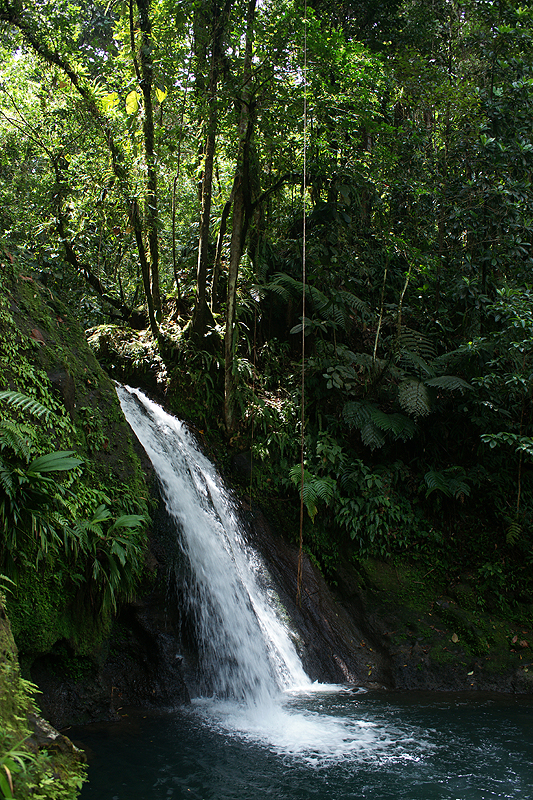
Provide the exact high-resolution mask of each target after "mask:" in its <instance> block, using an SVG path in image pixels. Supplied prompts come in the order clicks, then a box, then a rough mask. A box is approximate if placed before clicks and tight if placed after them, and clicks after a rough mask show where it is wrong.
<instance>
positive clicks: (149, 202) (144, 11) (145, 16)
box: [136, 0, 161, 318]
mask: <svg viewBox="0 0 533 800" xmlns="http://www.w3.org/2000/svg"><path fill="white" fill-rule="evenodd" d="M136 3H137V8H138V10H139V26H140V29H141V46H140V47H139V62H140V67H141V81H140V84H141V91H142V93H143V102H144V119H143V133H144V149H145V156H146V203H145V219H146V227H147V233H148V248H149V251H150V262H151V263H150V267H151V293H152V298H153V305H154V309H155V313H156V315H157V317H158V318H160V317H161V294H160V289H159V242H158V223H159V220H158V210H157V169H156V158H155V144H154V109H153V104H152V84H153V77H154V76H153V73H154V70H153V64H152V58H153V54H152V50H153V44H152V23H151V21H150V0H136Z"/></svg>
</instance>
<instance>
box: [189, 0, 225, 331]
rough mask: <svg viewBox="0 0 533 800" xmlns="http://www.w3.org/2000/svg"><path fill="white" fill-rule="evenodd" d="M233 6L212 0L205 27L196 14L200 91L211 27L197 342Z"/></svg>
mask: <svg viewBox="0 0 533 800" xmlns="http://www.w3.org/2000/svg"><path fill="white" fill-rule="evenodd" d="M232 2H233V0H226V2H225V4H224V6H223V7H222V8H220V7H219V6H218V4H217V0H213V2H212V4H211V7H210V11H211V19H210V20H207V19H206V20H205V25H204V26H202V20H203V16H202V15H201V14H200V12H197V13H196V14H195V40H196V41H195V53H196V59H197V64H198V65H199V74H197V76H196V84H197V86H198V87H200V88H201V87H202V86H203V85H204V81H203V73H202V70H201V65H202V64H205V63H206V58H205V53H206V47H207V46H208V45H207V43H206V37H205V27H206V26H209V28H210V29H211V30H212V37H211V59H210V70H209V86H208V115H207V117H208V121H207V137H206V147H205V157H204V169H203V174H202V188H201V203H202V210H201V216H200V233H199V238H198V262H197V269H196V302H195V305H194V309H193V315H192V320H191V336H192V337H193V338H195V339H197V340H198V341H199V340H201V339H203V337H204V336H205V332H206V328H207V323H208V321H212V320H213V317H212V314H211V311H210V309H209V306H208V303H207V272H208V268H209V228H210V222H211V199H212V195H213V172H214V163H215V149H216V135H217V126H218V111H217V100H218V97H217V93H218V80H219V72H220V64H221V61H222V57H223V43H224V34H225V31H226V25H227V21H228V18H229V11H230V9H231V5H232Z"/></svg>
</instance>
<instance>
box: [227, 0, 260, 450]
mask: <svg viewBox="0 0 533 800" xmlns="http://www.w3.org/2000/svg"><path fill="white" fill-rule="evenodd" d="M255 5H256V0H248V5H247V10H246V45H245V56H244V66H243V87H242V95H241V107H240V117H239V150H238V153H237V164H236V168H235V180H234V199H233V214H232V231H231V244H230V263H229V268H228V300H227V305H226V333H225V338H224V419H225V423H226V431H227V433H228V434H230V435H231V433H232V432H233V430H234V428H235V394H236V388H237V383H236V377H235V349H236V345H237V341H236V339H237V336H236V327H235V321H236V303H237V279H238V274H239V265H240V262H241V256H242V251H243V247H244V239H245V230H246V223H247V216H248V214H249V212H250V211H251V198H250V142H251V138H252V134H253V128H254V113H253V109H252V103H251V97H252V92H251V85H250V81H251V73H252V48H253V39H254V20H255ZM247 211H248V214H247Z"/></svg>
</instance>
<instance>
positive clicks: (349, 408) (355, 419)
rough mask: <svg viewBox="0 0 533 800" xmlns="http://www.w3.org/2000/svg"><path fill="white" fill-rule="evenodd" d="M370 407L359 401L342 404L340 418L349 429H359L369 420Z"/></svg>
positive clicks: (368, 404)
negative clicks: (341, 417)
mask: <svg viewBox="0 0 533 800" xmlns="http://www.w3.org/2000/svg"><path fill="white" fill-rule="evenodd" d="M371 409H372V406H371V405H370V403H365V402H364V401H359V400H349V401H348V402H347V403H345V404H344V406H343V409H342V416H343V418H344V421H345V422H346V424H347V425H348V426H349V427H350V428H360V427H361V426H362V425H363V424H364V423H365V422H368V420H369V419H370V413H371Z"/></svg>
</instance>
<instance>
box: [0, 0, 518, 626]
mask: <svg viewBox="0 0 533 800" xmlns="http://www.w3.org/2000/svg"><path fill="white" fill-rule="evenodd" d="M0 21H1V27H0V48H1V56H0V57H1V63H2V68H1V84H0V193H1V202H0V225H1V228H2V251H1V253H0V255H1V258H2V261H3V262H5V263H4V266H3V269H11V268H12V267H13V264H14V263H16V265H18V269H19V270H20V271H21V274H23V275H25V276H30V275H31V276H33V277H34V278H35V279H38V280H39V281H40V282H41V283H42V284H43V285H44V286H45V287H46V290H47V291H48V292H50V293H51V296H52V294H53V295H54V296H55V295H57V296H60V297H61V298H62V299H63V301H65V302H66V303H67V305H68V307H69V309H70V312H71V313H73V314H74V315H75V316H76V317H77V318H78V319H79V320H80V322H81V323H82V325H83V326H84V328H85V329H87V330H88V331H89V340H90V341H91V343H92V344H93V346H94V348H95V350H96V352H97V355H98V356H99V358H100V360H101V361H102V363H104V364H105V366H106V367H107V369H108V370H109V372H110V373H111V374H112V375H114V376H115V377H117V378H119V379H126V380H130V381H136V382H138V383H141V384H142V385H144V386H145V387H147V388H149V389H150V390H152V391H154V392H159V393H161V394H165V395H166V398H167V402H168V403H169V404H170V405H171V407H172V408H173V410H174V411H175V412H176V413H178V414H179V415H180V416H182V417H185V418H186V419H188V420H190V421H192V422H193V423H194V424H195V425H196V426H197V427H198V428H199V429H200V430H201V431H202V432H203V433H204V435H205V437H206V439H207V440H208V441H209V442H210V444H211V445H212V446H213V447H214V448H217V449H218V452H219V453H222V454H223V455H221V458H223V459H224V458H226V459H227V462H228V464H229V463H230V460H231V458H232V457H233V456H235V454H239V455H240V463H241V465H244V468H243V469H242V470H241V481H242V488H243V490H244V491H246V492H247V493H248V494H250V495H251V496H252V497H253V498H254V499H255V500H258V501H259V502H261V503H263V504H265V503H268V505H269V506H270V507H271V508H272V509H274V510H275V511H276V512H277V514H278V516H279V518H280V519H285V521H286V527H287V530H290V531H291V532H292V535H293V536H295V535H296V536H297V529H298V493H299V488H300V480H301V467H300V444H301V433H302V415H301V409H302V379H301V375H302V354H303V359H304V364H303V366H304V384H303V385H304V389H305V391H304V394H305V398H304V399H305V404H304V420H305V425H304V431H303V437H304V482H303V500H304V505H305V507H306V510H307V520H308V521H307V524H306V526H305V527H306V530H305V537H304V538H305V545H306V547H307V548H308V550H309V552H310V553H311V554H312V556H313V557H314V558H315V559H316V561H317V562H318V563H319V565H320V566H321V568H322V569H323V571H324V572H325V574H326V575H328V574H333V572H334V569H335V565H336V564H337V563H338V560H339V559H340V558H342V559H345V558H347V559H355V560H357V559H360V558H365V557H368V556H376V557H380V558H390V557H395V556H401V557H402V558H407V559H413V560H417V561H419V562H421V563H422V564H427V567H428V569H429V570H431V571H433V570H435V571H436V573H437V574H438V573H442V574H446V575H447V576H450V575H457V576H459V575H461V574H466V575H467V576H468V579H469V580H470V581H472V582H474V583H475V584H476V586H477V587H478V589H479V598H478V602H479V603H481V604H482V605H485V604H486V605H488V606H489V607H490V606H491V604H496V605H498V606H499V607H500V608H504V609H506V610H507V612H508V613H512V614H515V613H516V614H527V615H530V614H531V608H532V605H533V595H532V591H533V585H532V562H533V553H532V512H533V495H532V484H531V479H532V477H533V469H532V461H531V459H532V456H533V438H532V437H533V428H532V425H533V419H532V406H531V388H532V349H533V339H532V330H533V313H532V304H531V301H532V299H533V289H532V285H531V267H532V263H533V262H532V255H531V235H532V230H533V191H532V184H531V178H532V168H533V141H532V122H531V120H532V118H533V116H532V109H533V12H532V10H531V9H530V8H529V6H528V4H527V3H525V4H524V5H523V6H522V5H519V4H518V3H516V2H512V0H500V1H499V2H493V1H492V0H477V1H475V2H474V1H473V0H468V1H466V2H453V1H451V0H450V1H449V2H448V1H447V0H435V2H432V3H427V2H422V0H405V1H404V2H398V1H397V0H388V2H383V3H379V4H378V3H374V2H370V1H369V2H365V1H364V0H361V1H360V2H357V1H356V0H351V1H349V2H346V3H340V2H338V3H337V2H334V1H332V2H329V1H328V0H323V1H322V0H312V1H310V2H309V3H308V6H307V9H304V7H303V5H302V4H299V3H289V2H285V0H267V1H266V2H256V0H248V2H241V0H225V2H220V0H207V2H205V3H201V2H198V3H181V2H174V1H173V0H154V1H153V2H151V3H150V2H148V0H129V3H128V2H112V1H111V2H109V3H108V4H100V3H85V4H83V6H82V5H76V4H75V3H71V2H66V1H63V0H62V1H61V2H57V1H56V0H54V2H48V1H47V0H42V1H41V0H39V1H36V2H22V1H21V0H14V2H9V0H1V2H0ZM304 120H305V124H304ZM304 233H305V237H304ZM304 252H305V263H304V258H303V254H304ZM304 267H305V269H304ZM304 278H305V279H304ZM303 344H305V347H304V346H303ZM6 363H7V362H6ZM4 367H5V369H4V370H3V375H4V376H7V375H8V374H9V376H10V377H9V380H8V379H7V378H6V380H5V381H4V384H5V385H3V386H2V388H4V389H6V390H8V391H14V390H17V391H19V392H22V393H26V395H29V396H30V397H32V398H33V399H34V400H35V401H36V402H39V403H42V404H43V405H44V407H45V408H46V405H47V404H46V402H45V401H46V392H45V391H44V389H43V390H42V391H41V390H40V389H39V388H35V386H33V387H32V386H30V385H29V384H28V383H26V384H25V382H24V379H23V378H24V376H23V375H20V376H19V378H20V380H18V381H17V380H15V379H13V377H12V372H9V370H8V369H7V366H6V365H5V364H4ZM15 400H16V398H14V396H11V395H10V396H9V397H8V398H7V400H6V402H4V408H3V410H5V413H6V414H7V415H8V416H9V414H10V413H12V414H13V418H12V420H11V424H12V425H15V427H16V426H19V427H18V428H17V427H16V430H15V433H17V432H18V433H20V430H19V428H20V426H21V425H22V424H27V423H28V420H27V419H25V421H24V420H23V417H24V415H23V414H22V412H21V405H20V403H21V402H22V401H21V400H20V398H19V401H18V405H17V404H16V402H15ZM22 408H23V410H24V407H22ZM25 408H26V412H27V413H29V412H30V411H31V412H32V413H37V415H39V414H40V415H41V418H42V417H43V416H44V415H45V414H46V411H45V410H42V409H40V410H39V408H38V406H34V407H33V408H30V409H29V411H28V407H27V406H26V407H25ZM86 413H87V414H88V415H89V414H90V413H91V411H90V409H88V410H87V412H86ZM21 414H22V416H21ZM6 419H7V417H6ZM8 421H9V420H8ZM2 435H3V439H2V441H3V450H2V459H3V461H2V464H3V472H2V475H3V489H4V491H5V492H6V498H7V499H3V500H2V504H3V505H2V524H3V526H4V532H6V533H9V531H10V530H12V529H13V526H14V525H15V526H16V524H18V523H17V521H16V513H15V512H16V509H17V507H18V506H17V503H18V504H19V506H20V505H21V503H22V500H21V496H19V495H17V491H18V489H17V488H16V487H15V488H13V482H12V480H11V478H12V477H13V476H14V475H18V474H19V473H20V472H21V471H22V472H23V473H24V474H26V475H28V474H29V473H28V465H29V464H30V462H31V458H30V454H29V453H27V452H26V451H25V450H24V448H23V447H22V445H21V443H20V441H21V440H20V438H19V439H16V438H15V439H10V438H8V437H7V434H6V429H5V428H3V429H2ZM45 438H46V437H44V438H43V437H42V436H41V437H40V438H39V437H37V439H36V440H35V442H34V446H33V450H32V454H31V455H32V457H34V456H38V457H41V456H44V455H46V453H47V451H48V450H50V441H48V442H46V441H45ZM92 446H93V447H94V448H98V447H101V448H104V447H105V443H104V441H103V440H102V441H100V442H99V441H96V439H95V441H94V442H93V445H92ZM61 452H62V453H66V452H69V453H70V451H61ZM61 458H65V459H67V460H66V461H64V462H62V463H58V462H55V467H53V468H52V470H51V471H52V472H54V473H56V474H58V475H59V476H61V475H63V474H64V475H67V476H68V474H69V473H70V472H71V471H72V470H74V469H76V467H77V466H78V464H74V463H73V462H72V461H68V459H73V460H74V461H75V459H76V456H75V454H74V453H70V455H63V456H61ZM31 463H34V462H31ZM45 465H46V462H45ZM48 466H50V462H48ZM40 467H41V472H40V473H39V474H40V475H41V477H42V475H43V474H45V471H44V470H43V469H42V463H41V464H40ZM17 470H18V471H19V473H17ZM36 471H37V472H39V470H36V469H35V466H34V473H35V472H36ZM30 477H31V476H30ZM67 479H68V478H65V479H64V480H67ZM17 480H18V479H17ZM39 480H40V479H39ZM62 480H63V479H62V478H61V477H58V479H57V481H58V483H57V485H56V484H54V489H53V490H52V489H49V490H48V489H46V487H44V488H43V485H42V484H40V487H41V489H43V491H44V496H45V501H46V503H48V501H49V498H50V496H52V495H53V497H55V498H56V499H55V500H53V502H52V503H51V505H52V506H54V503H56V502H58V500H57V486H60V485H61V481H62ZM10 481H11V483H10ZM19 483H20V482H19ZM18 485H19V484H17V486H18ZM20 485H21V486H22V483H20ZM49 486H51V484H49ZM6 487H8V488H7V489H6ZM9 487H11V488H9ZM54 492H55V493H56V494H54ZM10 493H11V494H10ZM86 499H87V504H88V505H87V508H86V512H87V513H86V516H87V519H88V520H89V523H90V524H89V528H87V526H86V530H89V529H90V526H91V525H92V526H93V529H94V530H97V529H98V526H100V528H99V529H100V532H101V531H102V530H104V529H105V530H107V531H109V530H110V526H114V527H113V531H114V532H115V534H117V531H118V534H120V536H119V538H118V539H115V540H113V537H112V536H111V534H110V535H109V536H110V538H109V537H108V544H109V548H111V549H110V551H109V553H110V555H109V558H110V560H111V561H112V560H113V558H115V562H116V568H117V574H116V576H115V577H114V578H113V580H114V583H113V581H110V580H107V579H106V580H107V583H106V584H105V585H106V586H107V589H106V590H105V591H108V590H109V584H111V586H112V592H111V595H109V596H108V600H107V606H108V609H109V610H112V609H113V608H114V607H116V602H117V599H116V598H118V597H120V596H121V591H122V590H123V587H124V586H126V589H127V591H126V590H124V591H125V592H126V594H127V592H128V591H130V589H131V586H132V585H134V584H135V581H136V580H138V576H139V574H140V550H139V547H140V545H139V543H138V539H135V543H134V553H133V556H134V557H133V560H132V562H131V563H132V564H133V566H132V569H131V572H130V573H128V564H129V563H130V562H129V560H128V559H129V556H128V541H129V540H128V539H127V537H126V538H125V537H124V529H131V530H134V531H137V529H138V527H139V525H140V520H141V516H142V514H143V513H145V510H146V509H145V508H138V507H136V506H135V504H134V503H133V501H131V502H129V505H128V506H127V507H124V508H123V509H122V511H124V512H128V513H127V514H118V513H117V514H114V515H111V512H110V511H109V510H108V508H107V504H106V503H102V502H97V501H98V500H100V501H101V499H102V498H98V496H97V494H96V489H94V490H93V492H92V494H91V493H89V494H88V495H87V497H86ZM43 502H44V501H43ZM46 503H45V504H46ZM49 505H50V504H49ZM78 506H79V504H78ZM78 506H77V508H76V515H77V516H78V517H79V515H80V513H81V509H80V508H79V507H78ZM14 509H15V510H14ZM133 512H135V513H133ZM98 514H99V515H100V516H99V515H98ZM14 520H15V521H14ZM124 520H126V522H124ZM63 523H64V518H63V522H62V521H61V520H60V519H58V518H56V517H54V516H53V515H52V516H51V517H50V521H49V529H48V534H46V531H45V532H44V534H43V536H44V538H41V541H43V542H46V536H47V535H48V536H50V537H52V538H53V535H54V531H55V533H57V531H58V530H64V527H63V528H61V526H62V525H63ZM65 524H66V523H65ZM118 534H117V536H118ZM120 537H122V538H120ZM87 541H89V540H87ZM112 541H116V542H117V543H116V545H113V544H112ZM43 547H44V545H43ZM87 547H88V550H87V553H89V555H90V553H91V552H93V551H91V550H90V547H89V545H87ZM95 547H96V545H95ZM113 547H115V550H112V548H113ZM121 548H122V549H121ZM52 549H53V548H52ZM52 549H51V550H50V552H52ZM2 552H3V567H2V569H3V571H5V572H7V573H8V574H11V573H10V572H9V569H10V565H9V558H8V554H7V553H6V552H5V551H2ZM46 552H48V551H46ZM87 553H86V555H87ZM44 555H46V553H45V554H44ZM44 555H43V559H44V560H46V559H45V558H44ZM91 557H93V561H92V562H91V563H92V564H94V553H93V555H92V556H91ZM112 557H113V558H112ZM37 561H38V562H39V559H37ZM96 561H97V562H98V558H96ZM80 580H83V576H80ZM104 583H105V581H104ZM103 585H104V584H102V586H103ZM121 587H122V588H121ZM102 592H104V589H103V588H102ZM106 596H107V595H106Z"/></svg>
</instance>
